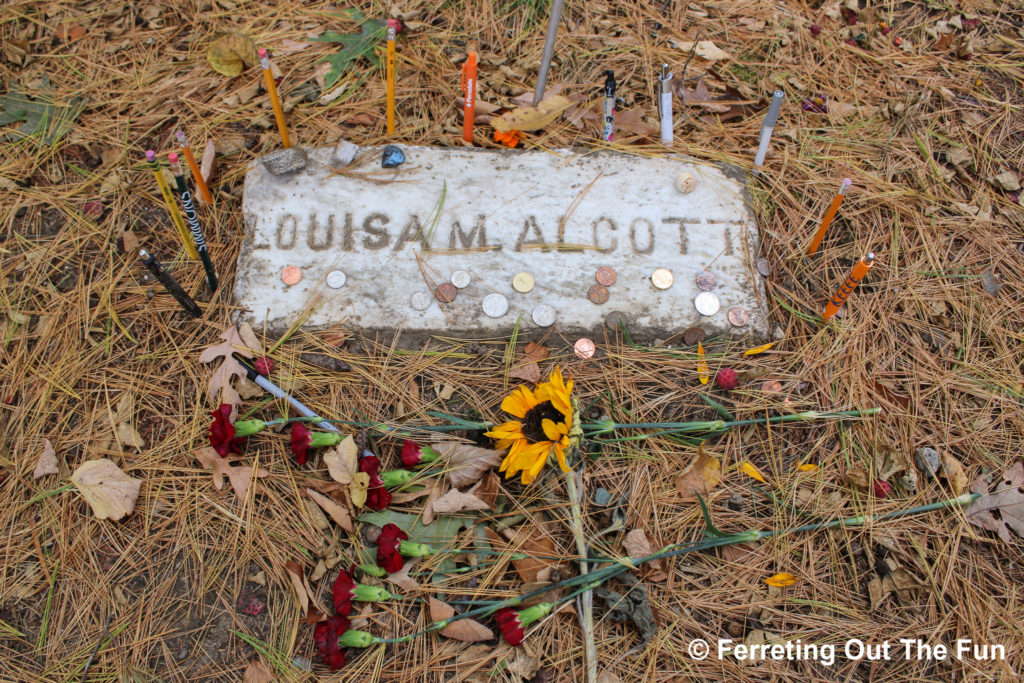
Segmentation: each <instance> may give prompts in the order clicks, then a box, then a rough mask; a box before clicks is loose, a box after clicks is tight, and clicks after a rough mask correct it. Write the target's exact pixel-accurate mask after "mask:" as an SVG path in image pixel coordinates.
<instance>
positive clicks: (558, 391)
mask: <svg viewBox="0 0 1024 683" xmlns="http://www.w3.org/2000/svg"><path fill="white" fill-rule="evenodd" d="M501 409H502V410H503V411H505V412H506V413H508V414H510V415H513V416H515V417H517V418H519V419H518V420H510V421H508V422H506V423H504V424H502V425H498V426H497V427H495V428H494V429H492V430H491V431H489V432H487V433H486V436H490V437H492V438H494V439H496V440H497V443H498V448H507V449H509V450H508V455H506V456H505V460H504V461H503V462H502V463H501V471H502V472H504V473H505V477H506V478H509V479H510V478H512V477H514V476H515V474H516V473H517V472H520V471H521V472H522V473H523V478H522V481H523V483H524V484H529V483H530V482H532V481H533V480H534V479H536V478H537V475H538V474H539V473H540V471H541V469H543V468H544V463H545V462H547V459H548V456H549V455H551V453H552V451H553V452H554V454H555V457H556V458H558V465H559V467H561V468H562V471H563V472H568V471H569V465H568V464H567V463H566V461H565V451H566V449H568V448H570V447H571V446H573V445H575V444H576V443H578V436H577V434H578V432H579V427H578V426H576V428H575V429H574V425H575V423H576V422H578V421H579V420H578V416H576V415H575V406H574V403H573V399H572V380H568V381H563V379H562V373H561V371H560V370H559V369H558V368H555V369H554V370H553V371H552V372H551V375H550V376H549V377H548V381H547V382H542V383H540V384H538V385H537V388H536V389H534V390H533V391H530V389H529V388H528V387H519V388H518V389H516V390H515V391H513V392H512V393H511V394H509V395H508V396H506V397H505V400H504V401H502V402H501ZM574 418H575V419H574Z"/></svg>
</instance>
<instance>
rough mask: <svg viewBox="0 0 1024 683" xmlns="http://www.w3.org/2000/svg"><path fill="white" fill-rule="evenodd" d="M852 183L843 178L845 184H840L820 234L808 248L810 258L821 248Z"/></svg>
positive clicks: (823, 221)
mask: <svg viewBox="0 0 1024 683" xmlns="http://www.w3.org/2000/svg"><path fill="white" fill-rule="evenodd" d="M850 182H851V181H850V179H849V178H843V182H842V183H840V185H839V192H838V193H836V196H835V197H833V198H832V203H831V204H829V206H828V211H826V212H825V217H824V218H822V219H821V225H820V226H818V232H816V233H814V239H813V240H811V246H809V247H808V248H807V255H808V256H814V252H816V251H818V247H820V246H821V241H822V240H823V239H825V233H826V232H827V231H828V228H829V226H830V225H832V219H833V218H835V217H836V211H838V210H839V205H840V204H842V203H843V199H845V198H846V191H847V190H849V189H850Z"/></svg>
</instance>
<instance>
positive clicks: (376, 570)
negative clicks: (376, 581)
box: [359, 564, 388, 578]
mask: <svg viewBox="0 0 1024 683" xmlns="http://www.w3.org/2000/svg"><path fill="white" fill-rule="evenodd" d="M359 571H361V572H362V573H363V574H366V575H368V576H376V577H377V578H381V577H383V576H387V575H388V573H387V571H385V570H384V568H383V567H378V566H377V565H375V564H361V565H359Z"/></svg>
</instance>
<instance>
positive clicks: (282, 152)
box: [260, 147, 309, 176]
mask: <svg viewBox="0 0 1024 683" xmlns="http://www.w3.org/2000/svg"><path fill="white" fill-rule="evenodd" d="M260 161H261V162H263V167H264V168H266V169H267V170H268V171H270V172H271V173H273V174H274V175H276V176H280V175H288V174H290V173H296V172H298V171H301V170H302V169H304V168H306V164H307V163H308V161H309V159H308V157H307V155H306V150H304V149H302V148H301V147H288V148H286V149H278V150H274V151H273V152H271V153H270V154H265V155H263V157H262V158H261V159H260Z"/></svg>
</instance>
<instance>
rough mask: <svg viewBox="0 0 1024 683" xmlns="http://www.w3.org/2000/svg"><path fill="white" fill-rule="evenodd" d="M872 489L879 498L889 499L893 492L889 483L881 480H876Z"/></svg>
mask: <svg viewBox="0 0 1024 683" xmlns="http://www.w3.org/2000/svg"><path fill="white" fill-rule="evenodd" d="M871 487H872V489H874V492H875V495H876V496H878V497H879V498H888V497H889V494H890V493H891V492H892V487H891V486H889V483H888V482H884V481H882V480H881V479H875V481H874V482H873V483H872V486H871Z"/></svg>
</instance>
